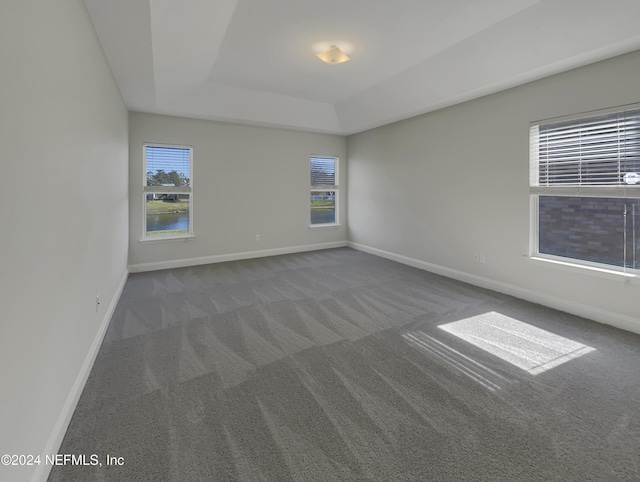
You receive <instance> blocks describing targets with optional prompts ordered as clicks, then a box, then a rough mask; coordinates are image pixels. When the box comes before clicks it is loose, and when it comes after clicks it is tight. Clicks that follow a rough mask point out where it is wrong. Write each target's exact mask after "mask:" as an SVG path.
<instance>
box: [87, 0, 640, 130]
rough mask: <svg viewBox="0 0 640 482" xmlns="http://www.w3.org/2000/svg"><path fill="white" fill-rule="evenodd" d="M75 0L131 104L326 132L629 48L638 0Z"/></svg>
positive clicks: (639, 12) (635, 36)
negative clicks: (321, 55) (332, 54)
mask: <svg viewBox="0 0 640 482" xmlns="http://www.w3.org/2000/svg"><path fill="white" fill-rule="evenodd" d="M85 4H86V5H87V9H88V11H89V15H90V16H91V19H92V21H93V24H94V26H95V28H96V32H97V34H98V37H99V38H100V41H101V43H102V45H103V48H104V51H105V54H106V56H107V59H108V61H109V64H110V65H111V69H112V71H113V74H114V77H115V79H116V82H117V83H118V86H119V88H120V91H121V92H122V96H123V98H124V100H125V103H126V104H127V107H128V108H129V109H130V110H135V111H141V112H153V113H160V114H170V115H178V116H184V117H195V118H203V119H212V120H222V121H230V122H239V123H245V124H256V125H268V126H274V127H285V128H292V129H301V130H308V131H317V132H327V133H335V134H353V133H356V132H361V131H363V130H366V129H369V128H372V127H377V126H380V125H384V124H387V123H389V122H393V121H396V120H400V119H404V118H407V117H411V116H413V115H417V114H421V113H424V112H429V111H432V110H435V109H439V108H442V107H446V106H449V105H452V104H455V103H458V102H462V101H465V100H469V99H472V98H476V97H479V96H482V95H486V94H489V93H493V92H497V91H499V90H502V89H506V88H509V87H514V86H516V85H520V84H523V83H525V82H530V81H532V80H536V79H539V78H542V77H545V76H548V75H552V74H555V73H558V72H562V71H565V70H569V69H572V68H575V67H579V66H582V65H586V64H589V63H592V62H595V61H598V60H602V59H605V58H608V57H613V56H615V55H619V54H622V53H626V52H630V51H632V50H637V49H640V22H638V19H640V1H639V0H607V1H604V0H348V1H344V0H342V1H338V0H322V1H317V0H316V1H310V0H180V1H176V0H109V1H105V0H85ZM334 44H335V45H337V46H338V47H340V48H341V49H342V50H343V51H345V52H346V53H347V54H348V55H349V56H350V57H351V58H352V60H351V61H350V62H346V63H343V64H338V65H327V64H324V63H322V62H321V61H320V60H318V59H317V58H316V57H315V55H314V54H315V53H317V52H318V51H321V50H326V49H328V48H329V47H330V46H331V45H334Z"/></svg>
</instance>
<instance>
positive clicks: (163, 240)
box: [138, 234, 195, 244]
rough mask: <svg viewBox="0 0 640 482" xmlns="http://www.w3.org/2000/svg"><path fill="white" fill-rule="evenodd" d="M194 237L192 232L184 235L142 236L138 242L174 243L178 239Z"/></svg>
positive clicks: (183, 239) (184, 239) (187, 239)
mask: <svg viewBox="0 0 640 482" xmlns="http://www.w3.org/2000/svg"><path fill="white" fill-rule="evenodd" d="M194 238H195V236H194V235H193V234H189V235H186V236H158V237H157V238H156V237H154V238H142V239H139V240H138V242H139V243H140V244H158V243H176V242H178V241H185V242H186V241H191V240H192V239H194Z"/></svg>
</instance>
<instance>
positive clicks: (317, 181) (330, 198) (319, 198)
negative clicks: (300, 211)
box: [310, 156, 338, 226]
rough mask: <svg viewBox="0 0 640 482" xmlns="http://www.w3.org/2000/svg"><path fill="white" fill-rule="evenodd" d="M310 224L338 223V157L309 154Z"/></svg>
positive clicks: (325, 224) (329, 224)
mask: <svg viewBox="0 0 640 482" xmlns="http://www.w3.org/2000/svg"><path fill="white" fill-rule="evenodd" d="M310 211H311V214H310V217H311V226H323V225H324V226H331V225H336V224H338V158H337V157H321V156H311V194H310Z"/></svg>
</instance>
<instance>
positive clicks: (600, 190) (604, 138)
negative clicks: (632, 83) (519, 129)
mask: <svg viewBox="0 0 640 482" xmlns="http://www.w3.org/2000/svg"><path fill="white" fill-rule="evenodd" d="M530 168H531V169H530V183H529V185H530V188H529V189H530V194H531V198H532V201H533V202H532V207H533V212H534V213H535V215H534V223H533V225H534V236H533V238H534V246H533V249H532V252H533V254H534V255H536V256H541V257H549V258H551V259H554V258H569V259H571V260H573V261H574V262H577V263H579V264H585V265H591V264H593V263H595V264H596V265H608V267H615V268H614V269H622V270H624V271H626V270H627V269H633V270H637V269H640V108H639V106H634V107H633V108H619V109H616V110H609V111H600V112H596V113H593V114H591V115H583V116H581V117H579V118H576V117H572V118H563V119H555V120H551V121H543V122H537V123H533V124H532V125H531V127H530Z"/></svg>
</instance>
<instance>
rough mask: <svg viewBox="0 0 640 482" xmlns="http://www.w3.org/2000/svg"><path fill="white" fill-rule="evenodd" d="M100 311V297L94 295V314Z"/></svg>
mask: <svg viewBox="0 0 640 482" xmlns="http://www.w3.org/2000/svg"><path fill="white" fill-rule="evenodd" d="M98 311H100V295H96V313H97V312H98Z"/></svg>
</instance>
